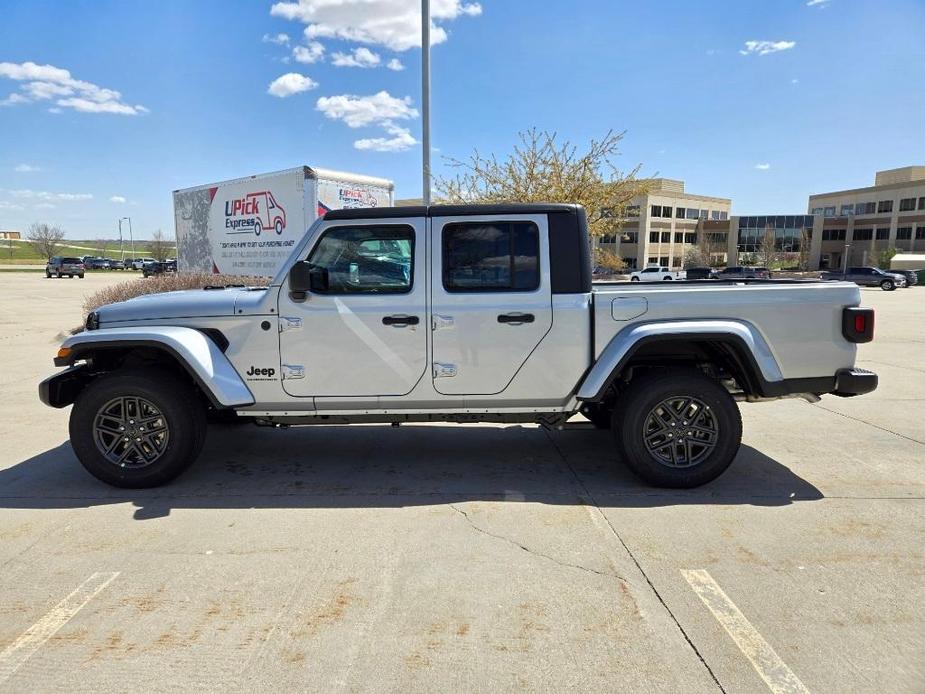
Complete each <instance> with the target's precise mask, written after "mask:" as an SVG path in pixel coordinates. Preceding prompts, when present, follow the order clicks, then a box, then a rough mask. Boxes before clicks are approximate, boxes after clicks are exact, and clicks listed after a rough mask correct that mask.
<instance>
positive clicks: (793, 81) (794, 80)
mask: <svg viewBox="0 0 925 694" xmlns="http://www.w3.org/2000/svg"><path fill="white" fill-rule="evenodd" d="M799 83H800V80H798V79H797V78H796V77H794V78H793V79H792V80H790V84H799Z"/></svg>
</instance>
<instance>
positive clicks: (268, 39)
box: [260, 33, 289, 46]
mask: <svg viewBox="0 0 925 694" xmlns="http://www.w3.org/2000/svg"><path fill="white" fill-rule="evenodd" d="M260 40H261V41H263V42H264V43H274V44H276V45H277V46H288V45H289V34H282V33H281V34H272V35H271V34H264V35H263V38H262V39H260Z"/></svg>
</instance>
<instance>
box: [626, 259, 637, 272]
mask: <svg viewBox="0 0 925 694" xmlns="http://www.w3.org/2000/svg"><path fill="white" fill-rule="evenodd" d="M623 262H624V263H625V264H626V267H627V268H628V269H630V270H635V269H636V258H626V257H624V258H623Z"/></svg>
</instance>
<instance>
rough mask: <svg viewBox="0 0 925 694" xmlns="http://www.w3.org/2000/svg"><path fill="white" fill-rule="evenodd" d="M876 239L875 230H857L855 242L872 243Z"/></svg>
mask: <svg viewBox="0 0 925 694" xmlns="http://www.w3.org/2000/svg"><path fill="white" fill-rule="evenodd" d="M873 238H874V230H873V229H855V230H854V240H855V241H870V240H871V239H873Z"/></svg>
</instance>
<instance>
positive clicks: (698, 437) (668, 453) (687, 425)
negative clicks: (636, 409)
mask: <svg viewBox="0 0 925 694" xmlns="http://www.w3.org/2000/svg"><path fill="white" fill-rule="evenodd" d="M642 435H643V441H644V442H645V446H646V450H647V451H648V452H649V455H650V456H652V458H653V459H654V460H655V461H656V462H658V463H659V464H661V465H664V466H665V467H669V468H672V469H678V468H691V467H695V466H697V465H699V464H700V463H702V462H703V461H704V460H705V459H706V458H707V457H708V456H709V455H710V453H712V452H713V449H715V448H716V445H717V443H718V442H719V422H718V420H717V418H716V414H715V413H714V412H713V410H712V409H711V408H710V406H709V405H707V404H706V403H705V402H704V401H703V400H700V399H699V398H695V397H691V396H672V397H669V398H665V399H664V400H662V401H661V402H660V403H658V404H657V405H655V407H653V408H652V409H651V410H649V414H648V415H647V416H646V419H645V422H644V424H643V430H642Z"/></svg>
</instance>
